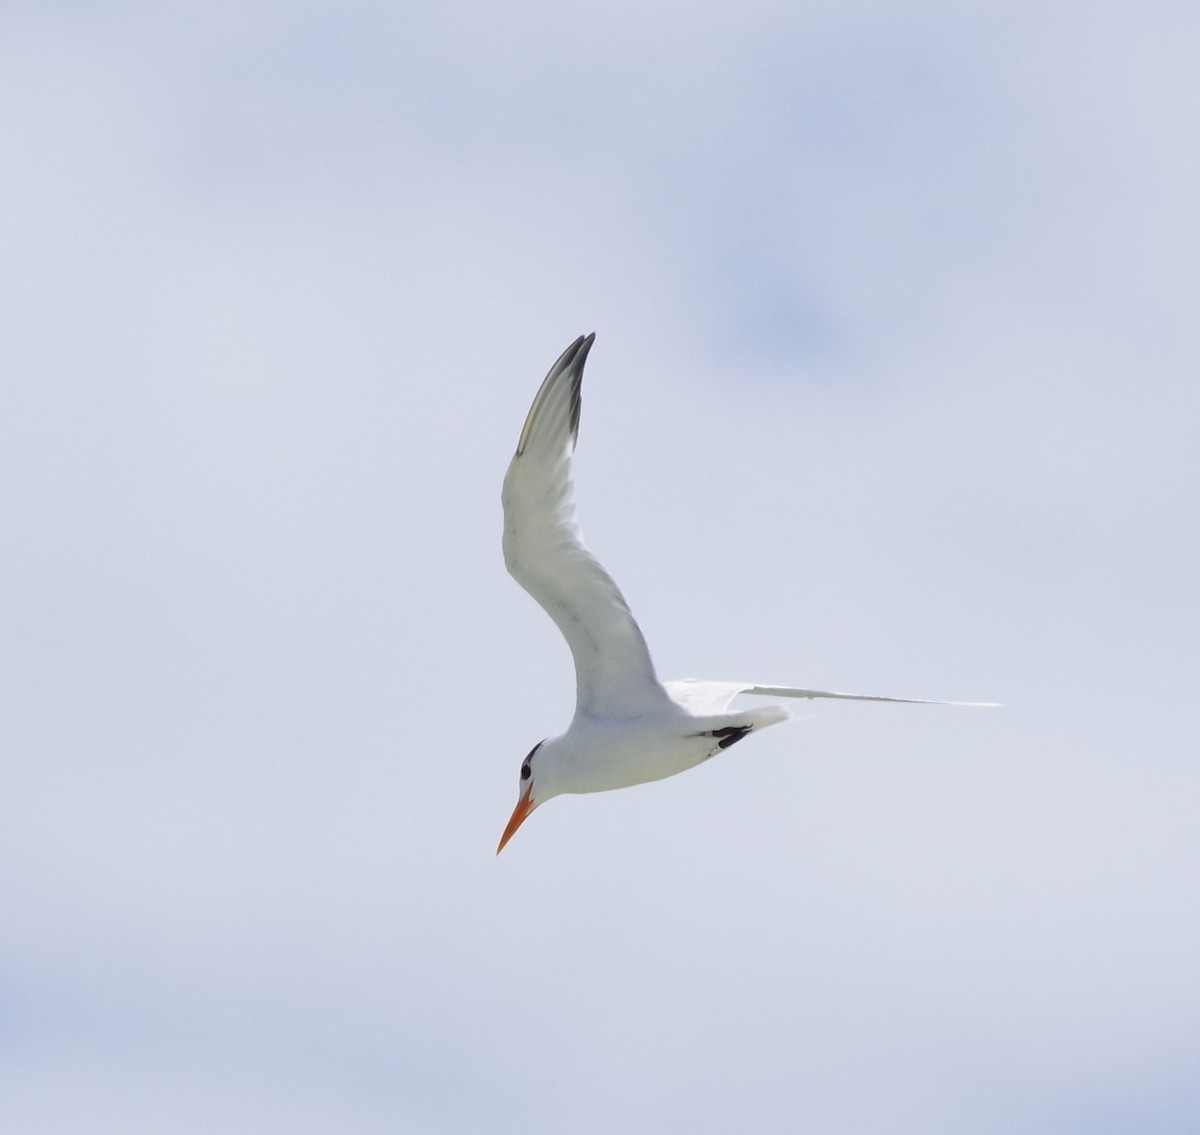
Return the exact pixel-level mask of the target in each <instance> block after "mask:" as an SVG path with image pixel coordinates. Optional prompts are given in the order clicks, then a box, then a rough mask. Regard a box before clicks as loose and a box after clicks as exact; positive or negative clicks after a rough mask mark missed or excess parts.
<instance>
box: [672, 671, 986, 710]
mask: <svg viewBox="0 0 1200 1135" xmlns="http://www.w3.org/2000/svg"><path fill="white" fill-rule="evenodd" d="M666 690H667V693H669V694H670V695H671V699H672V700H673V701H674V702H675V703H676V705H680V706H682V707H683V708H684V709H686V710H687V711H688V712H689V713H694V714H696V715H698V716H705V715H708V714H713V713H722V712H724V711H725V710H726V709H727V708H728V707H729V703H730V702H731V701H733V699H734V698H736V697H737V696H738V694H757V695H760V696H762V697H768V698H840V699H842V700H843V701H886V702H901V703H904V704H907V705H958V706H972V707H976V708H981V707H991V708H994V707H995V706H996V705H997V704H998V703H996V702H981V701H928V700H926V699H925V698H886V697H881V696H880V695H878V694H839V693H835V692H834V691H833V690H802V689H798V688H796V687H794V686H756V685H754V684H753V683H749V682H706V681H703V680H701V679H697V678H682V679H680V680H679V681H676V682H668V683H667V684H666Z"/></svg>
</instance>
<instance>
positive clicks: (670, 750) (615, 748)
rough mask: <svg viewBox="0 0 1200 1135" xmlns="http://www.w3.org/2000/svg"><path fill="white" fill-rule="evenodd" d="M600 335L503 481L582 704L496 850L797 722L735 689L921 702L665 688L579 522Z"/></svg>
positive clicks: (515, 562) (507, 541) (535, 761)
mask: <svg viewBox="0 0 1200 1135" xmlns="http://www.w3.org/2000/svg"><path fill="white" fill-rule="evenodd" d="M594 338H595V336H594V335H588V336H586V337H581V338H579V339H576V340H575V342H574V343H572V344H571V346H570V347H568V348H567V349H566V351H564V352H563V354H562V355H561V357H560V358H559V359H558V361H557V362H556V363H555V364H554V366H553V367H551V368H550V373H549V374H548V375H547V376H546V378H545V381H544V382H543V383H542V386H541V388H540V389H539V390H538V393H537V396H536V397H535V398H534V400H533V405H532V406H531V407H530V410H529V415H528V417H527V418H526V420H525V426H524V428H523V429H522V431H521V436H520V440H519V441H518V442H517V451H516V453H515V454H514V456H513V459H512V462H511V463H510V464H509V467H508V473H507V475H506V476H505V478H504V491H503V495H502V500H503V505H504V560H505V563H506V564H507V566H508V570H509V571H510V572H511V573H512V576H513V578H514V579H516V581H517V582H518V583H519V584H520V585H521V586H522V587H524V588H525V590H526V591H528V592H529V593H530V595H532V596H533V597H534V599H536V600H537V601H538V603H540V604H541V605H542V607H543V608H545V610H546V612H547V614H549V615H550V617H551V618H552V619H553V620H554V621H555V623H556V624H557V625H558V628H559V630H561V631H562V633H563V636H564V637H565V638H566V640H567V644H568V646H569V647H570V648H571V654H572V655H573V657H574V659H575V678H576V705H575V716H574V718H573V719H572V721H571V725H570V727H569V728H568V729H567V731H566V732H565V733H563V734H561V735H560V736H558V737H551V738H548V739H547V740H545V741H543V742H541V743H539V744H538V745H536V746H534V748H533V750H532V751H531V752H530V754H529V755H528V756H527V757H526V758H525V760H524V761H523V762H522V765H521V788H520V795H519V798H518V801H517V807H516V808H515V809H514V811H513V814H512V818H511V819H510V820H509V822H508V827H507V828H506V829H505V831H504V834H503V836H502V837H501V839H500V846H499V847H498V848H497V849H496V850H497V851H500V850H502V849H503V847H504V845H505V844H506V843H507V842H508V841H509V839H511V838H512V835H513V833H514V832H515V831H516V830H517V828H518V827H520V825H521V824H522V823H523V822H524V821H525V818H526V817H527V816H528V815H529V813H530V812H532V811H533V809H534V808H536V807H537V806H538V805H539V804H541V803H543V802H545V801H546V800H548V799H549V798H550V797H552V796H558V795H560V794H562V793H566V792H575V793H579V792H605V791H608V790H609V789H613V788H628V787H630V786H631V785H634V784H643V783H645V782H647V781H651V780H662V779H663V778H664V777H668V776H674V775H675V774H676V773H680V772H684V771H685V770H686V769H689V768H693V767H694V766H695V765H698V764H700V763H701V762H703V761H706V760H708V758H709V757H711V756H713V755H715V754H716V753H719V752H721V751H722V750H723V749H727V748H729V747H730V746H732V745H734V744H736V743H737V742H738V741H740V740H742V739H743V738H744V737H746V736H748V735H749V734H750V733H752V732H754V731H755V730H757V729H763V728H766V727H767V726H769V725H777V724H779V723H780V722H783V721H786V720H787V719H788V718H789V717H790V716H791V715H790V714H789V713H788V711H787V710H786V709H784V708H783V707H782V706H777V705H769V706H758V707H754V708H750V709H744V710H737V711H733V712H730V711H729V708H728V707H729V703H730V702H731V701H732V700H733V699H734V698H735V697H737V695H738V694H742V693H749V694H760V695H766V696H771V697H789V698H847V699H851V700H854V701H888V702H910V701H914V700H916V699H912V698H889V697H875V696H871V695H864V694H840V693H834V692H831V691H828V690H808V689H799V688H796V687H792V686H758V685H755V684H754V683H750V682H704V681H697V680H694V679H685V680H682V681H675V682H667V683H665V684H664V683H661V682H659V680H658V676H657V674H656V673H655V670H654V663H653V661H652V660H651V658H650V651H649V649H648V648H647V646H646V640H645V638H644V637H643V636H642V632H641V629H640V628H639V627H638V625H637V622H636V621H635V620H634V618H633V615H632V613H631V612H630V610H629V605H628V604H627V603H626V602H625V598H624V596H623V595H622V594H621V592H620V589H619V588H618V587H617V585H616V583H614V582H613V580H612V577H611V576H610V575H609V574H608V573H607V572H606V571H605V570H604V568H603V567H602V566H601V565H600V563H599V561H597V560H596V558H595V557H594V556H593V555H592V554H591V553H590V552H589V551H588V549H587V548H586V547H585V546H584V543H583V538H582V535H581V533H580V531H579V526H578V525H577V524H576V522H575V503H574V483H573V479H572V470H571V464H572V455H573V453H574V450H575V440H576V437H577V435H578V431H579V414H580V405H581V399H580V388H581V385H582V381H583V365H584V362H585V361H586V359H587V354H588V351H589V350H590V349H591V346H592V342H593V340H594ZM926 704H963V703H941V702H939V703H926Z"/></svg>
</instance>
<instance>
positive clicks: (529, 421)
mask: <svg viewBox="0 0 1200 1135" xmlns="http://www.w3.org/2000/svg"><path fill="white" fill-rule="evenodd" d="M594 338H595V336H594V335H588V336H586V337H581V338H579V339H576V340H575V342H574V343H572V344H571V345H570V346H569V347H568V348H567V349H566V350H565V351H564V352H563V354H562V356H561V357H560V358H559V360H558V361H557V362H556V363H555V364H554V366H552V367H551V368H550V373H549V374H547V375H546V379H545V381H544V382H543V383H542V386H541V389H540V390H539V391H538V393H537V397H536V398H534V400H533V405H532V406H531V407H530V410H529V416H528V417H527V418H526V420H525V427H524V429H522V430H521V438H520V441H518V443H517V452H516V454H515V455H514V456H513V459H512V462H511V464H510V465H509V467H508V473H507V475H506V476H505V478H504V491H503V493H502V496H501V499H502V501H503V504H504V562H505V564H506V565H507V567H508V570H509V572H510V573H511V574H512V577H513V578H514V579H515V580H516V581H517V582H518V583H519V584H520V585H521V586H522V587H523V588H525V590H526V591H528V592H529V594H530V595H532V596H533V597H534V599H536V600H537V601H538V603H540V604H541V605H542V607H543V608H545V610H546V613H547V614H548V615H549V616H550V618H552V619H553V620H554V622H555V623H556V624H557V625H558V629H559V630H560V631H562V633H563V637H564V638H566V640H567V645H568V646H569V647H570V648H571V654H572V656H573V657H574V659H575V679H576V685H577V703H576V710H577V712H584V713H589V714H592V715H594V716H598V717H637V716H640V715H641V714H644V713H649V712H652V711H655V710H662V709H663V708H665V707H667V706H669V705H670V699H669V698H668V696H667V693H666V691H665V690H664V689H663V687H662V686H661V685H660V684H659V682H658V678H657V676H656V675H655V672H654V663H653V662H652V661H651V660H650V651H649V649H648V648H647V646H646V640H645V638H644V637H643V636H642V632H641V629H640V628H639V627H638V625H637V623H636V621H635V620H634V618H633V615H632V614H631V613H630V610H629V605H628V604H627V603H626V602H625V597H624V596H623V595H622V594H621V591H620V589H619V588H618V587H617V585H616V584H615V583H614V582H613V579H612V577H611V576H610V575H609V574H608V572H606V571H605V570H604V568H603V567H602V566H601V565H600V563H599V561H597V560H596V558H595V557H594V556H593V555H592V554H591V553H590V552H589V551H588V550H587V548H586V547H584V544H583V536H582V533H581V532H580V530H579V525H578V524H577V523H576V521H575V491H574V480H573V477H572V468H571V465H572V455H573V453H574V451H575V440H576V437H577V436H578V432H579V410H580V387H581V384H582V381H583V365H584V362H585V361H586V359H587V354H588V351H589V349H590V348H591V346H592V341H593V340H594Z"/></svg>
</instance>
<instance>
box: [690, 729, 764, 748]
mask: <svg viewBox="0 0 1200 1135" xmlns="http://www.w3.org/2000/svg"><path fill="white" fill-rule="evenodd" d="M753 732H754V726H753V725H726V726H724V727H723V728H721V729H710V730H707V731H706V732H704V733H698V734H696V736H698V737H716V738H717V748H718V749H728V748H729V747H730V746H731V745H736V744H737V743H738V742H739V741H740V740H741V739H742V738H743V737H746V736H748V735H749V734H751V733H753Z"/></svg>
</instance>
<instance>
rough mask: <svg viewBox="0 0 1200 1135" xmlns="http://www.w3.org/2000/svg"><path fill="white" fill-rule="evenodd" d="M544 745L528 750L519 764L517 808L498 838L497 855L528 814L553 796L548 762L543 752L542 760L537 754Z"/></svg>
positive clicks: (539, 743) (543, 743) (541, 742)
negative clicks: (527, 754) (519, 777)
mask: <svg viewBox="0 0 1200 1135" xmlns="http://www.w3.org/2000/svg"><path fill="white" fill-rule="evenodd" d="M545 744H546V742H545V741H539V742H538V743H537V744H536V745H534V747H533V748H532V749H530V750H529V756H527V757H526V758H525V759H524V760H523V761H522V762H521V779H520V782H519V784H518V786H517V791H518V793H519V795H518V797H517V806H516V807H515V808H514V809H513V814H512V816H511V817H510V818H509V821H508V827H506V828H505V829H504V834H503V835H502V836H501V837H500V846H499V847H497V848H496V854H497V855H499V854H500V852H502V851H503V850H504V845H505V844H506V843H508V841H509V840H510V839H512V837H513V835H514V834H515V833H516V830H517V828H519V827H520V826H521V825H522V824H523V823H524V822H525V820H526V817H528V815H529V813H530V812H532V811H533V810H534V808H536V807H537V806H538V805H539V804H541V803H543V802H545V801H546V800H549V799H550V797H551V796H553V795H555V793H554V792H553V791H552V790H551V788H550V784H549V781H550V775H549V773H550V769H549V762H547V761H546V760H544V759H542V758H544V752H543V754H542V758H540V757H539V754H538V750H539V749H541V748H542V746H543V745H545Z"/></svg>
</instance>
